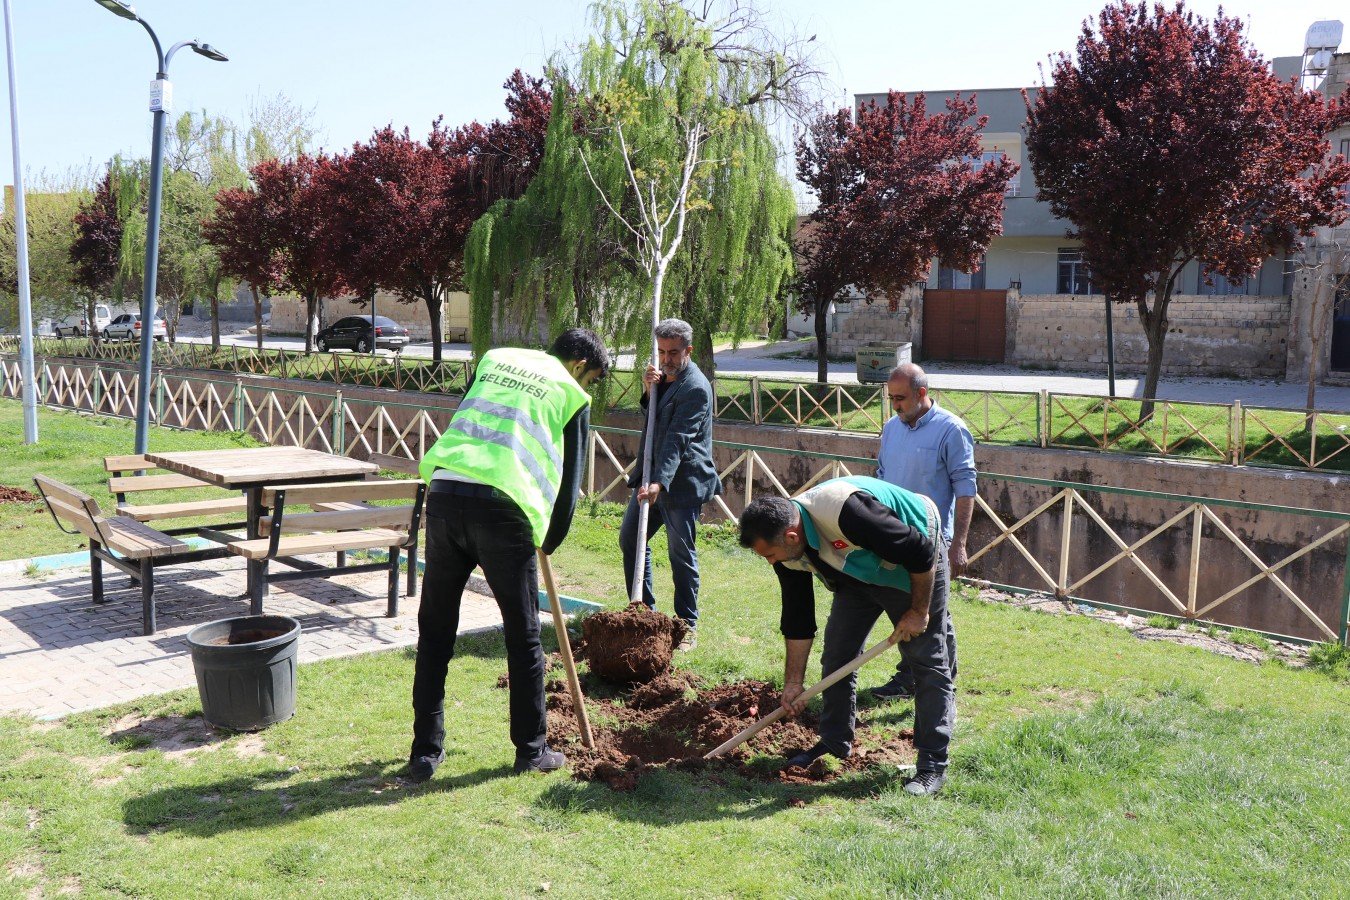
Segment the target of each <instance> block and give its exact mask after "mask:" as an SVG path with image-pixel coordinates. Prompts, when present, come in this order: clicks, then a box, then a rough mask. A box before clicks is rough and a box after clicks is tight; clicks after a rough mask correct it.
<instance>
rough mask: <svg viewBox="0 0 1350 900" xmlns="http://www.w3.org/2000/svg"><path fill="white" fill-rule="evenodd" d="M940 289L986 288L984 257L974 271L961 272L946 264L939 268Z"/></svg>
mask: <svg viewBox="0 0 1350 900" xmlns="http://www.w3.org/2000/svg"><path fill="white" fill-rule="evenodd" d="M938 290H940V291H982V290H984V257H983V256H982V257H980V264H979V266H977V267H976V268H975V271H973V272H961V271H959V270H957V269H949V268H947V267H946V266H941V267H939V268H938Z"/></svg>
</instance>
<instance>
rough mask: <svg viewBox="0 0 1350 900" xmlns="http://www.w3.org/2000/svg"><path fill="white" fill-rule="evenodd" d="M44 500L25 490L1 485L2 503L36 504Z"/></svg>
mask: <svg viewBox="0 0 1350 900" xmlns="http://www.w3.org/2000/svg"><path fill="white" fill-rule="evenodd" d="M41 499H42V498H41V497H39V496H38V495H37V494H34V493H33V492H32V491H25V490H24V489H23V488H16V487H10V486H9V485H7V484H0V503H35V502H37V501H38V500H41Z"/></svg>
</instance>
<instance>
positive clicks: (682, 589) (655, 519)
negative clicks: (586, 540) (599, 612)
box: [619, 491, 701, 628]
mask: <svg viewBox="0 0 1350 900" xmlns="http://www.w3.org/2000/svg"><path fill="white" fill-rule="evenodd" d="M700 509H701V507H699V506H672V505H670V504H669V503H667V502H666V496H665V493H664V492H662V494H661V496H659V497H657V499H656V503H654V504H653V505H652V507H651V509H650V511H649V512H648V513H647V540H649V541H650V540H651V538H652V535H654V534H656V532H657V530H658V529H659V528H660V527H661V526H662V525H664V526H665V527H666V544H667V546H668V547H669V558H670V574H671V578H672V580H673V581H674V582H675V615H677V616H679V617H680V618H681V619H684V620H685V621H686V622H688V623H689V624H690V626H692V627H695V628H697V627H698V551H697V550H695V549H694V538H695V535H696V533H697V531H698V514H699V510H700ZM637 527H638V500H637V491H633V494H632V496H631V497H629V498H628V509H626V510H624V514H623V525H621V526H620V527H619V548H620V549H621V550H623V571H624V578H625V579H627V580H628V584H629V585H630V586H631V585H632V580H631V579H632V577H633V561H634V560H635V559H636V558H637ZM645 565H646V571H645V573H644V575H643V579H642V599H643V601H645V602H646V604H647V605H648V606H649V607H651V608H652V609H655V608H656V597H655V596H654V595H653V594H652V550H651V547H650V546H648V547H646V561H645Z"/></svg>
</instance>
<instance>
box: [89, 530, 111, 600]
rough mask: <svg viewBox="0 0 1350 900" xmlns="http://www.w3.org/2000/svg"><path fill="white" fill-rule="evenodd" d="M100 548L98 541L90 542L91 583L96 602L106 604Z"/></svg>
mask: <svg viewBox="0 0 1350 900" xmlns="http://www.w3.org/2000/svg"><path fill="white" fill-rule="evenodd" d="M100 546H101V545H100V544H99V542H98V541H90V542H89V581H90V585H91V587H92V588H93V591H94V602H95V603H106V602H107V598H105V597H104V596H103V560H102V559H100V558H99V555H98V550H99V547H100Z"/></svg>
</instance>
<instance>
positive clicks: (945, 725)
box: [820, 546, 956, 772]
mask: <svg viewBox="0 0 1350 900" xmlns="http://www.w3.org/2000/svg"><path fill="white" fill-rule="evenodd" d="M947 579H948V574H947V554H946V547H945V546H942V550H941V552H940V553H939V554H938V559H937V564H936V566H935V571H934V573H933V598H932V600H931V601H930V602H929V605H928V628H927V629H926V630H925V631H924V633H923V634H921V635H918V636H916V637H913V638H910V639H909V640H908V641H905V642H903V643H900V644H897V646H898V647H899V648H900V656H901V658H902V659H903V660H904V662H905V663H907V664H908V665H909V666H910V668H911V670H912V671H913V672H914V680H915V691H914V747H915V749H917V750H918V751H919V760H918V769H919V771H934V772H942V771H945V770H946V768H947V748H948V745H949V744H950V743H951V738H952V726H953V725H954V724H955V722H956V691H955V688H954V687H953V685H952V675H951V668H950V666H949V664H948V659H947V635H948V634H950V629H951V616H950V613H949V612H948V610H947ZM910 602H911V601H910V596H909V594H908V593H907V592H905V591H900V590H896V589H894V588H884V587H878V586H875V585H862V584H858V583H857V582H852V583H846V584H843V585H841V587H840V589H839V590H838V591H837V592H836V593H835V595H834V604H833V605H832V606H831V607H830V618H829V620H828V621H827V622H826V623H825V649H824V652H823V653H822V655H821V661H820V668H821V674H822V675H828V674H829V673H830V672H833V671H834V670H836V669H838V668H839V667H840V666H843V665H846V664H847V663H849V662H850V661H852V660H853V659H854V658H856V657H857V656H858V655H859V654H861V653H862V652H863V650H865V649H866V643H867V638H868V635H869V634H870V633H871V631H872V626H873V625H875V624H876V621H877V619H878V618H880V616H881V614H882V613H883V612H884V613H885V614H886V615H887V617H888V618H889V619H890V620H891V622H892V624H894V623H895V622H896V621H898V620H899V618H900V616H901V615H902V614H903V613H904V612H905V611H906V610H908V609H909V607H910ZM857 686H858V675H857V673H856V672H855V673H853V674H852V675H850V676H849V677H848V678H845V679H843V680H841V681H839V682H838V683H837V684H835V685H833V686H832V687H830V688H829V689H828V690H826V691H825V692H824V694H822V697H823V698H824V706H823V708H822V710H821V715H820V740H821V743H823V744H824V745H825V747H826V749H828V750H829V751H830V752H831V753H834V754H835V755H837V756H847V755H848V754H849V752H850V751H851V750H852V749H853V731H854V724H855V720H856V715H857V710H858V703H857V701H858V692H857Z"/></svg>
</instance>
